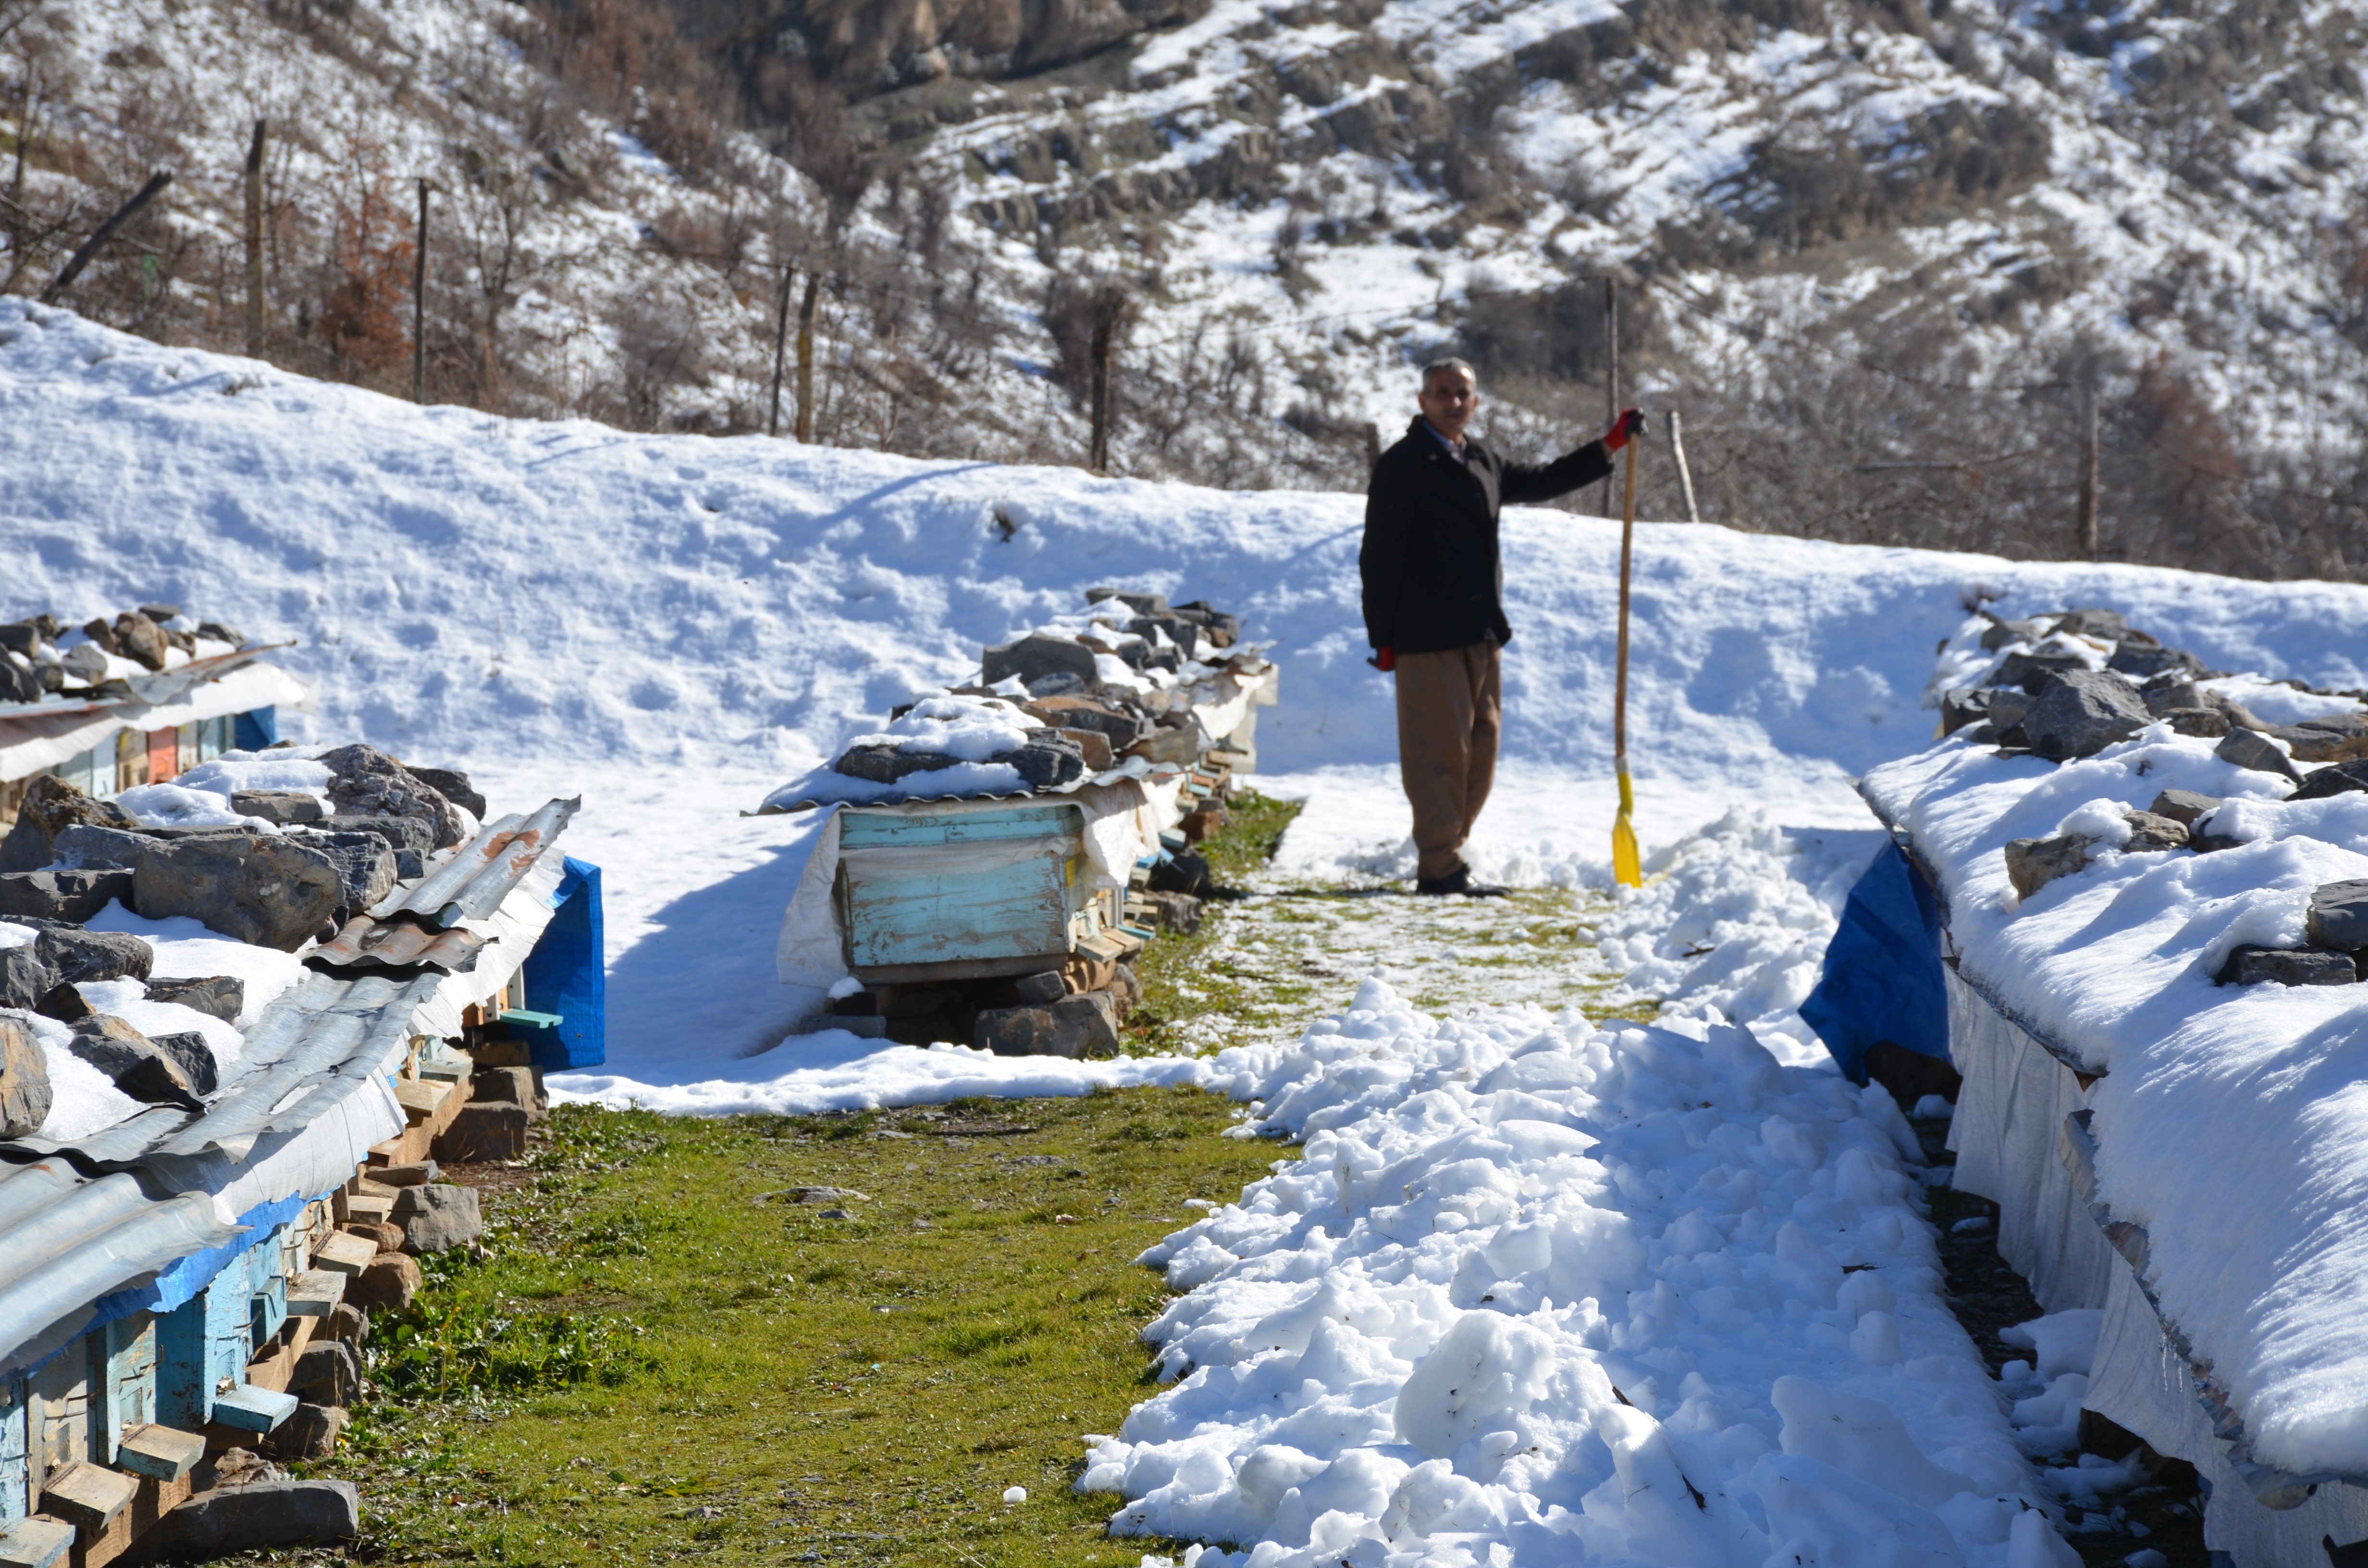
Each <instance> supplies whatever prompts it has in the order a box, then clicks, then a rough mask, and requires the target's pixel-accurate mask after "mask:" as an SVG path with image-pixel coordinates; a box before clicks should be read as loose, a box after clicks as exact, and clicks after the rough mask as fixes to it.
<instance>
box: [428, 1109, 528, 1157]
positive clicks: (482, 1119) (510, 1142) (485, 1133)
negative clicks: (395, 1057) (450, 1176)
mask: <svg viewBox="0 0 2368 1568" xmlns="http://www.w3.org/2000/svg"><path fill="white" fill-rule="evenodd" d="M530 1119H531V1118H530V1117H529V1115H528V1114H527V1110H526V1108H525V1107H523V1106H514V1105H465V1106H462V1107H461V1108H460V1110H459V1111H458V1112H456V1113H455V1114H454V1116H453V1118H452V1121H451V1124H450V1126H448V1127H446V1128H445V1129H444V1131H441V1132H439V1133H438V1134H437V1135H436V1143H435V1147H434V1153H435V1155H436V1158H437V1159H438V1161H440V1162H442V1163H443V1164H446V1165H484V1164H486V1163H489V1162H491V1161H495V1160H520V1159H524V1158H525V1157H526V1130H527V1123H528V1122H529V1120H530Z"/></svg>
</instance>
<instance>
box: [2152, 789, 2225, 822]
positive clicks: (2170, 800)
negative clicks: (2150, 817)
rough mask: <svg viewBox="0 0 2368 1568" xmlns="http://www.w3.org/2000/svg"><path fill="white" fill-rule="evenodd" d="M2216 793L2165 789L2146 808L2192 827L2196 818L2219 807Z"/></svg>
mask: <svg viewBox="0 0 2368 1568" xmlns="http://www.w3.org/2000/svg"><path fill="white" fill-rule="evenodd" d="M2220 805H2221V801H2220V798H2219V797H2218V796H2216V795H2199V794H2197V793H2196V792H2195V791H2194V790H2164V791H2163V792H2162V793H2161V794H2159V795H2157V796H2156V797H2155V798H2154V804H2152V805H2150V806H2148V807H2147V808H2146V810H2147V811H2149V812H2153V813H2154V814H2155V815H2156V816H2158V817H2169V819H2170V820H2171V821H2173V822H2175V823H2178V824H2180V826H2182V827H2193V826H2194V825H2195V824H2196V821H2197V819H2198V818H2201V817H2206V816H2209V815H2211V814H2212V813H2213V812H2216V811H2218V810H2219V809H2220Z"/></svg>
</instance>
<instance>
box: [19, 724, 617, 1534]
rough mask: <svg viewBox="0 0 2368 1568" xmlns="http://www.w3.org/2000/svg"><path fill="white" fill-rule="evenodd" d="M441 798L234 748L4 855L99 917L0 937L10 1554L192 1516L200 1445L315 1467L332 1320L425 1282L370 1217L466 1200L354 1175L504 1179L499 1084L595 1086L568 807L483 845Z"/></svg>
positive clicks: (326, 762)
mask: <svg viewBox="0 0 2368 1568" xmlns="http://www.w3.org/2000/svg"><path fill="white" fill-rule="evenodd" d="M429 771H430V772H436V770H429ZM437 777H438V778H442V779H443V780H444V781H445V788H444V789H438V788H434V787H431V786H428V785H427V784H426V783H425V782H423V781H422V780H421V779H420V778H418V777H417V776H416V775H413V774H411V773H410V772H409V771H408V770H406V769H404V768H403V767H401V766H400V765H399V764H397V763H395V762H394V761H393V759H392V758H388V757H386V756H383V754H381V753H378V752H375V751H374V750H372V749H371V748H370V747H367V746H347V747H339V748H336V749H334V750H331V751H328V752H324V753H322V754H319V755H318V756H315V755H313V753H311V752H309V751H307V750H303V749H299V748H294V747H275V748H271V749H268V750H266V751H262V752H249V751H245V750H242V749H236V748H233V749H232V750H229V751H226V752H224V753H222V755H221V756H218V757H216V758H214V759H212V760H211V761H208V762H205V763H203V764H201V765H199V767H194V768H192V769H190V770H189V771H188V773H186V774H183V775H181V776H180V778H179V779H178V781H177V782H174V783H153V784H145V785H139V786H135V787H133V788H131V789H128V790H122V791H121V792H120V793H119V794H117V795H116V796H115V797H114V798H113V799H112V800H106V801H97V800H93V799H91V798H90V797H86V796H83V795H81V794H79V793H78V792H77V791H74V790H73V789H72V788H71V786H69V785H67V784H65V783H63V781H61V780H58V779H56V778H51V777H48V776H44V777H43V778H42V779H41V781H40V787H39V789H38V790H36V791H35V793H34V795H33V796H32V797H31V799H30V801H28V809H27V811H26V812H25V813H23V815H22V816H21V817H20V819H19V821H18V822H17V825H16V826H15V827H14V828H13V829H12V830H11V832H10V835H9V837H8V839H7V841H6V853H7V854H9V856H10V857H11V858H13V859H31V860H34V861H35V862H36V864H37V865H39V866H40V869H38V870H34V871H29V872H25V873H20V874H21V875H23V876H26V877H28V878H31V879H34V881H36V882H37V883H39V882H40V881H41V879H47V882H46V883H45V884H42V885H44V886H46V887H47V888H48V889H49V891H50V892H52V893H55V892H57V891H58V890H59V889H60V888H65V887H68V886H69V885H70V884H71V886H72V887H73V888H75V889H78V890H79V891H80V892H85V893H91V894H95V895H97V896H98V897H99V899H100V903H101V907H99V908H97V910H95V911H90V912H86V913H85V912H70V911H64V910H60V909H57V908H54V907H53V908H52V909H51V911H50V913H49V914H48V915H46V916H44V917H30V916H19V917H17V918H13V919H12V918H9V917H8V915H0V1256H5V1261H0V1541H5V1542H6V1544H7V1546H8V1547H9V1549H10V1550H16V1549H17V1548H20V1547H24V1546H26V1545H27V1543H28V1542H31V1543H33V1544H40V1543H42V1542H44V1541H50V1540H52V1539H53V1538H54V1539H64V1537H63V1536H60V1535H59V1534H58V1532H59V1531H60V1530H63V1531H64V1532H65V1536H73V1537H74V1538H76V1539H77V1540H79V1543H80V1545H81V1546H82V1548H84V1549H85V1551H95V1550H96V1549H97V1547H99V1546H100V1545H101V1544H104V1543H109V1542H112V1543H115V1545H116V1546H118V1547H120V1545H121V1544H124V1541H125V1540H128V1537H129V1535H130V1534H131V1532H132V1531H133V1530H134V1529H135V1528H146V1525H147V1523H148V1522H151V1521H153V1520H154V1519H155V1518H156V1517H158V1516H160V1515H162V1514H163V1513H165V1511H166V1510H168V1509H170V1508H172V1507H173V1506H175V1505H176V1503H177V1502H178V1501H179V1500H180V1499H182V1498H184V1497H186V1496H188V1493H189V1484H190V1471H191V1467H192V1466H193V1465H194V1464H195V1463H196V1461H197V1460H198V1459H199V1458H200V1457H201V1456H202V1455H203V1453H204V1452H205V1448H206V1442H205V1437H204V1436H203V1434H204V1433H205V1432H206V1431H207V1429H208V1428H209V1427H210V1426H219V1427H227V1428H232V1429H235V1430H241V1431H245V1432H248V1433H252V1434H256V1435H273V1434H277V1436H276V1437H273V1440H274V1441H275V1442H278V1443H279V1444H281V1445H282V1448H281V1451H282V1452H283V1453H293V1454H299V1455H302V1456H303V1457H318V1456H317V1453H316V1452H315V1449H317V1448H318V1447H319V1445H320V1444H321V1443H322V1442H324V1441H325V1439H324V1438H323V1437H321V1436H320V1434H321V1433H322V1432H323V1431H324V1430H325V1431H326V1432H328V1433H329V1434H330V1435H331V1436H334V1431H335V1426H334V1425H333V1424H328V1425H324V1423H326V1422H327V1420H328V1418H327V1417H325V1416H324V1415H323V1413H322V1410H321V1408H320V1407H321V1406H323V1405H325V1404H335V1403H343V1402H344V1398H343V1396H342V1395H341V1394H340V1392H339V1391H340V1390H341V1389H343V1388H344V1385H342V1384H339V1383H337V1382H336V1380H335V1379H334V1378H332V1379H331V1380H330V1382H329V1384H328V1385H327V1386H326V1387H317V1386H315V1385H314V1381H313V1379H312V1374H313V1373H314V1372H317V1371H318V1370H319V1369H320V1365H321V1363H320V1359H319V1358H318V1357H317V1356H316V1357H313V1358H305V1352H306V1351H307V1349H308V1348H309V1347H312V1346H313V1345H314V1344H315V1342H316V1340H317V1341H318V1342H319V1343H320V1344H322V1345H324V1346H325V1344H326V1342H327V1339H328V1338H329V1337H330V1335H329V1332H328V1331H329V1329H330V1325H331V1323H332V1320H333V1318H334V1317H335V1315H336V1312H337V1310H338V1309H339V1307H340V1304H341V1302H342V1303H344V1304H347V1305H356V1304H358V1305H359V1306H361V1307H363V1308H367V1307H370V1306H374V1305H383V1304H387V1303H389V1302H399V1301H404V1300H407V1299H408V1295H409V1291H410V1290H412V1289H414V1288H416V1284H417V1273H416V1266H415V1265H412V1264H410V1263H409V1262H408V1261H407V1260H402V1259H395V1258H391V1257H388V1256H384V1255H383V1254H382V1253H381V1241H382V1240H383V1239H384V1236H383V1233H381V1232H378V1231H376V1230H375V1228H374V1227H373V1225H372V1223H371V1222H372V1221H391V1222H393V1223H394V1224H395V1225H396V1228H397V1229H399V1230H401V1231H402V1232H403V1233H404V1250H406V1251H425V1250H438V1248H440V1247H442V1246H444V1245H449V1244H454V1243H455V1241H456V1240H457V1239H461V1238H460V1237H459V1235H458V1232H457V1231H456V1230H454V1229H453V1228H452V1227H451V1226H450V1224H446V1225H445V1226H444V1227H443V1228H442V1229H441V1230H439V1229H438V1226H437V1223H436V1219H437V1217H439V1216H441V1215H442V1214H443V1213H444V1211H445V1210H446V1209H448V1208H450V1201H449V1200H447V1199H443V1198H440V1197H439V1198H438V1200H437V1201H436V1202H434V1203H427V1202H423V1203H422V1204H421V1206H420V1207H419V1208H417V1209H416V1210H405V1209H404V1206H403V1200H402V1199H401V1198H400V1197H398V1196H396V1195H394V1193H393V1189H392V1188H381V1189H379V1190H378V1191H377V1192H375V1193H373V1192H372V1190H371V1188H372V1186H373V1185H374V1184H370V1183H368V1182H367V1181H366V1179H365V1173H366V1172H368V1171H370V1170H371V1169H373V1168H375V1167H378V1166H383V1165H415V1166H416V1163H417V1162H419V1161H422V1160H425V1159H426V1158H427V1156H428V1155H429V1154H430V1153H436V1154H438V1155H439V1156H441V1157H444V1158H459V1159H464V1160H465V1159H482V1158H488V1157H496V1156H499V1155H506V1154H515V1153H518V1141H519V1140H520V1139H521V1138H522V1136H523V1132H524V1125H525V1119H526V1116H527V1114H528V1109H527V1107H526V1106H525V1105H522V1104H520V1103H519V1099H520V1097H521V1096H519V1094H518V1088H519V1085H518V1076H519V1074H516V1073H513V1074H510V1075H507V1076H505V1074H504V1072H503V1067H504V1064H513V1065H514V1067H515V1068H517V1069H523V1068H526V1067H528V1066H530V1065H535V1064H539V1063H541V1062H546V1061H547V1062H549V1064H551V1065H553V1066H560V1065H577V1064H586V1063H587V1062H598V1060H599V1054H598V1011H599V1000H598V999H599V989H600V974H601V971H600V956H599V949H598V935H597V934H598V920H597V915H595V914H594V910H593V906H594V905H595V904H596V903H597V900H598V873H597V870H596V869H594V868H591V867H588V866H584V865H582V864H581V863H579V862H576V861H574V860H572V859H569V858H567V857H566V856H564V854H562V853H560V852H559V851H558V849H557V845H556V841H557V839H558V837H559V835H560V834H561V832H562V831H563V830H564V827H565V824H566V823H567V820H568V818H569V817H570V816H571V815H572V814H573V813H574V811H575V802H574V801H552V802H550V803H549V804H547V805H546V806H544V807H543V808H542V809H541V810H540V811H537V812H533V813H531V814H530V815H516V814H513V815H508V816H503V817H500V818H497V819H495V820H493V821H491V822H486V823H482V824H481V823H480V822H479V821H478V818H477V814H476V812H477V811H479V810H482V809H483V808H484V801H482V800H479V799H477V798H476V797H475V796H474V795H473V793H472V791H470V790H469V786H468V781H467V779H466V778H464V777H461V776H460V775H456V774H450V773H440V772H439V773H437ZM447 790H449V793H448V792H447ZM456 797H457V798H458V799H457V800H456ZM458 800H466V801H471V802H472V804H473V806H474V808H475V810H472V807H471V806H470V805H463V804H460V803H458ZM250 871H252V872H253V874H252V875H249V874H248V873H249V872H250ZM75 879H82V880H83V881H87V882H89V883H90V884H91V885H89V886H87V887H84V886H82V883H81V882H77V881H74V880H75ZM35 891H40V890H39V889H38V888H37V889H36V890H35ZM571 921H574V922H585V923H588V926H589V929H590V932H591V939H590V940H588V941H586V940H580V939H577V938H576V937H575V936H574V935H573V934H571V933H570V932H569V931H568V930H567V929H566V927H567V926H568V925H569V924H570V922H571ZM324 933H333V934H334V935H333V939H332V940H330V941H328V942H325V943H324V942H323V941H322V940H321V939H320V937H321V936H322V935H323V934H324ZM529 987H531V999H532V1000H533V1001H534V1002H536V1003H538V1004H540V1005H541V1010H529V1009H528V1008H527V1006H526V1002H527V1000H528V999H529ZM559 1004H564V1006H567V1007H569V1008H570V1009H575V1008H577V1007H578V1006H579V1004H580V1005H581V1006H582V1008H583V1010H582V1011H581V1012H580V1013H579V1014H578V1015H577V1016H573V1017H571V1016H567V1015H564V1014H562V1013H560V1012H559V1011H558V1010H557V1006H556V1005H559ZM587 1037H588V1041H589V1046H588V1048H587V1047H586V1044H585V1040H586V1038H587ZM489 1070H490V1071H489ZM529 1082H530V1079H529ZM480 1085H484V1088H483V1089H482V1090H481V1089H480V1087H479V1086H480ZM501 1090H507V1098H508V1103H507V1104H505V1103H500V1100H501V1098H502V1096H501V1094H500V1093H498V1092H497V1091H501ZM524 1097H525V1098H527V1099H529V1100H530V1099H531V1096H530V1095H529V1096H524ZM435 1190H437V1191H438V1192H439V1193H441V1194H450V1193H454V1192H455V1191H456V1189H453V1188H450V1187H445V1188H440V1189H435ZM460 1196H461V1197H462V1198H470V1197H471V1195H466V1194H461V1195H460ZM461 1207H464V1208H465V1209H466V1210H467V1211H468V1212H469V1213H471V1214H473V1213H474V1206H473V1200H471V1201H470V1202H468V1203H466V1204H464V1205H461ZM419 1216H428V1217H429V1219H427V1220H426V1221H423V1220H422V1219H421V1218H419ZM343 1221H352V1222H354V1223H355V1225H356V1227H357V1228H355V1229H341V1228H340V1225H341V1222H343ZM332 1359H333V1360H334V1359H335V1358H332ZM345 1392H346V1393H347V1394H349V1392H350V1390H346V1391H345ZM299 1394H301V1395H302V1398H301V1399H300V1398H299V1397H298V1396H299ZM307 1404H311V1405H313V1411H312V1414H311V1415H306V1416H303V1418H302V1419H298V1417H300V1415H302V1413H303V1411H304V1409H305V1407H306V1405H307ZM291 1420H293V1421H295V1423H296V1424H295V1425H294V1426H287V1425H286V1424H287V1423H290V1421H291ZM94 1499H96V1501H94ZM119 1538H123V1539H122V1540H119Z"/></svg>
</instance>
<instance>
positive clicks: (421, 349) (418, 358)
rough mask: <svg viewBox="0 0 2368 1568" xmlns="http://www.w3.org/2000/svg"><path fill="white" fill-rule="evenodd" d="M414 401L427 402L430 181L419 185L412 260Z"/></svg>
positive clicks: (412, 378)
mask: <svg viewBox="0 0 2368 1568" xmlns="http://www.w3.org/2000/svg"><path fill="white" fill-rule="evenodd" d="M411 401H412V402H414V403H426V402H427V180H426V179H425V178H422V179H421V180H420V182H419V248H418V249H417V250H416V251H414V252H413V253H412V256H411Z"/></svg>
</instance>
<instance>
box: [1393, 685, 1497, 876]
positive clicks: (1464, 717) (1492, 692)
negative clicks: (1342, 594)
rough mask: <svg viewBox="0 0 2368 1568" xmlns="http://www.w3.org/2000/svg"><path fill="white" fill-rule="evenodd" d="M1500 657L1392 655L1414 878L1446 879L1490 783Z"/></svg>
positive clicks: (1452, 871)
mask: <svg viewBox="0 0 2368 1568" xmlns="http://www.w3.org/2000/svg"><path fill="white" fill-rule="evenodd" d="M1503 665H1504V655H1503V650H1501V649H1500V648H1499V647H1498V646H1497V644H1496V643H1495V642H1475V643H1474V644H1473V645H1472V646H1470V647H1469V648H1451V649H1449V650H1448V651H1447V652H1445V653H1400V654H1399V655H1398V660H1397V683H1398V775H1399V777H1400V778H1402V779H1403V780H1404V781H1405V783H1406V799H1407V800H1408V801H1411V802H1412V803H1413V805H1414V846H1415V848H1416V850H1417V852H1418V857H1419V858H1417V861H1416V863H1415V874H1416V875H1417V876H1418V877H1422V878H1424V879H1426V880H1428V879H1431V878H1437V877H1449V876H1453V875H1454V874H1455V872H1456V870H1457V869H1458V868H1460V867H1461V866H1462V865H1463V841H1464V839H1465V838H1467V837H1469V836H1470V835H1471V833H1472V824H1474V822H1476V821H1478V820H1479V816H1480V808H1481V807H1482V806H1484V805H1486V804H1487V803H1488V789H1489V786H1490V785H1492V784H1494V783H1495V782H1496V780H1497V732H1498V731H1499V730H1500V729H1501V728H1502V726H1503V714H1504V686H1503V678H1502V671H1503Z"/></svg>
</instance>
